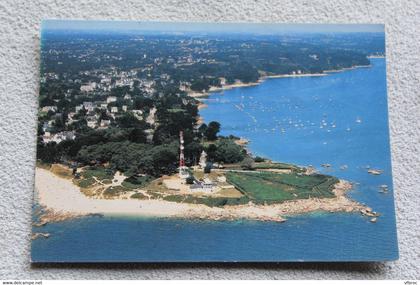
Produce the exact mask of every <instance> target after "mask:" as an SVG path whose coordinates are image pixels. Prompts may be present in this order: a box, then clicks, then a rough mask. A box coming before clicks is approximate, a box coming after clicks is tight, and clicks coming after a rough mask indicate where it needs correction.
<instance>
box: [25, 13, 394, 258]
mask: <svg viewBox="0 0 420 285" xmlns="http://www.w3.org/2000/svg"><path fill="white" fill-rule="evenodd" d="M40 34H41V37H40V54H41V60H40V83H39V98H38V100H39V107H38V115H37V117H38V122H37V160H36V170H35V189H34V203H33V208H32V210H33V214H32V218H33V220H32V241H31V243H32V245H31V261H32V262H35V263H42V262H279V261H299V262H301V261H387V260H396V259H398V245H397V233H396V225H395V212H394V198H393V185H392V168H391V155H390V143H389V127H388V105H387V87H386V56H385V31H384V26H383V25H373V24H370V25H362V24H348V25H343V24H262V23H261V24H251V23H182V22H179V23H177V22H173V23H170V22H136V21H82V20H45V21H43V23H42V30H41V32H40Z"/></svg>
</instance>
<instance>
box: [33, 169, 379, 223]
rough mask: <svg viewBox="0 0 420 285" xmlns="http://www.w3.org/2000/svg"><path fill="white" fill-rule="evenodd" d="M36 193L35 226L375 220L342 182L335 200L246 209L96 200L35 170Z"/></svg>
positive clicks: (370, 212) (300, 201)
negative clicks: (110, 219)
mask: <svg viewBox="0 0 420 285" xmlns="http://www.w3.org/2000/svg"><path fill="white" fill-rule="evenodd" d="M35 177H36V178H35V189H36V191H37V197H38V201H37V202H38V203H39V204H40V205H41V206H42V207H44V208H45V209H46V210H45V211H44V213H43V214H42V215H41V216H40V218H39V222H38V223H37V224H36V225H37V226H42V225H44V224H46V223H49V222H60V221H64V220H67V219H73V218H78V217H81V216H85V215H92V214H100V215H132V216H149V217H168V218H171V217H176V218H187V219H209V220H235V219H250V220H261V221H275V222H284V221H285V220H286V219H285V218H284V217H285V216H291V215H298V214H305V213H310V212H317V211H324V212H359V213H362V214H363V215H367V216H376V215H377V214H375V215H374V214H373V212H372V210H371V209H370V208H368V207H366V206H364V205H361V204H359V203H357V202H355V201H353V200H351V199H349V198H348V197H347V196H346V195H345V193H346V192H347V191H348V190H349V189H351V184H350V183H349V182H346V181H343V180H341V181H340V182H339V183H337V184H336V185H335V189H334V190H333V191H334V193H335V195H336V197H334V198H322V199H316V198H310V199H300V200H291V201H286V202H283V203H278V204H271V205H256V204H253V203H252V202H251V203H249V204H247V205H239V206H225V207H208V206H206V205H203V204H187V203H177V202H169V201H164V200H156V199H150V200H137V199H114V200H106V199H97V198H90V197H87V196H85V195H84V194H83V193H82V192H81V191H80V189H79V188H78V187H77V186H76V185H74V184H73V183H72V182H71V181H70V180H68V179H65V178H61V177H58V176H56V175H55V174H53V173H52V172H50V171H48V170H45V169H41V168H37V169H36V176H35Z"/></svg>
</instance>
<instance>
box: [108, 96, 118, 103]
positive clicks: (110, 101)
mask: <svg viewBox="0 0 420 285" xmlns="http://www.w3.org/2000/svg"><path fill="white" fill-rule="evenodd" d="M106 102H107V103H108V104H109V103H112V102H117V97H115V96H109V97H108V98H106Z"/></svg>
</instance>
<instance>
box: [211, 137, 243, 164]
mask: <svg viewBox="0 0 420 285" xmlns="http://www.w3.org/2000/svg"><path fill="white" fill-rule="evenodd" d="M216 147H217V150H216V153H215V160H216V161H218V162H225V163H236V162H239V161H242V160H243V159H244V157H245V155H244V153H243V151H242V147H240V146H239V145H237V144H236V143H234V142H233V141H232V140H230V139H221V140H220V141H219V142H217V143H216Z"/></svg>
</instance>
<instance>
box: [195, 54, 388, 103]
mask: <svg viewBox="0 0 420 285" xmlns="http://www.w3.org/2000/svg"><path fill="white" fill-rule="evenodd" d="M367 58H385V56H368V57H367ZM370 67H372V64H369V65H354V66H351V67H343V68H341V69H330V70H324V71H323V73H303V74H277V75H264V76H261V77H260V78H259V79H258V80H257V81H256V82H249V83H243V82H240V81H239V82H235V83H233V84H225V85H223V86H221V87H216V86H211V87H210V89H209V90H208V91H206V92H197V91H191V90H190V91H187V94H188V96H190V97H192V98H194V99H197V100H199V101H200V99H202V98H206V97H208V96H210V94H211V93H217V92H223V91H225V90H231V89H234V88H241V87H252V86H258V85H260V84H261V83H263V82H264V81H265V80H267V79H275V78H299V77H321V76H328V75H330V74H331V73H338V72H344V71H349V70H353V69H357V68H370ZM200 103H202V102H200ZM204 105H205V104H204ZM206 107H207V105H205V106H201V105H200V104H199V109H200V108H206Z"/></svg>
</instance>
